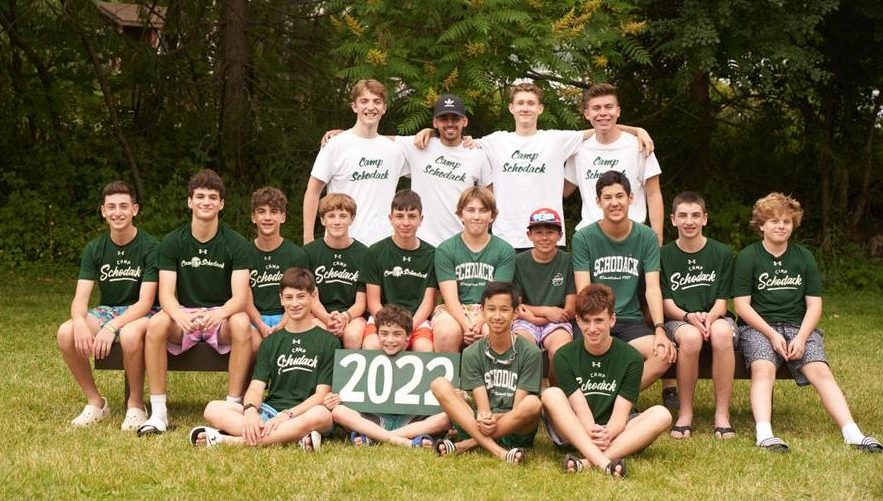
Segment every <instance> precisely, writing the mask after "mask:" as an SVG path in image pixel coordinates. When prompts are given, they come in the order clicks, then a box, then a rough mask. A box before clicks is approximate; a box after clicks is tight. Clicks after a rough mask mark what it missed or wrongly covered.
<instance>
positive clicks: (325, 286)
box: [304, 238, 368, 313]
mask: <svg viewBox="0 0 883 501" xmlns="http://www.w3.org/2000/svg"><path fill="white" fill-rule="evenodd" d="M304 252H306V253H307V260H308V261H309V263H310V271H311V272H313V275H315V277H316V287H317V288H318V289H319V300H320V301H321V302H322V305H323V306H325V310H327V311H328V312H329V313H330V312H333V311H344V310H346V309H347V308H349V307H350V306H352V305H353V303H355V302H356V294H357V293H359V292H365V279H364V276H363V268H364V266H365V260H366V258H367V255H368V248H367V247H365V245H364V244H362V243H361V242H359V241H358V240H353V242H352V243H351V244H350V245H349V247H346V248H344V249H332V248H331V247H328V244H326V243H325V240H324V239H321V238H320V239H317V240H313V241H312V242H310V243H308V244H307V245H305V246H304Z"/></svg>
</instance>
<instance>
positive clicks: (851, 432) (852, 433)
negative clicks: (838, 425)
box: [840, 422, 865, 444]
mask: <svg viewBox="0 0 883 501" xmlns="http://www.w3.org/2000/svg"><path fill="white" fill-rule="evenodd" d="M840 431H842V432H843V441H844V442H846V443H847V444H860V443H862V440H864V439H865V436H864V435H863V434H862V431H861V430H859V429H858V425H857V424H855V422H852V423H846V425H845V426H844V427H843V428H842V429H841V430H840Z"/></svg>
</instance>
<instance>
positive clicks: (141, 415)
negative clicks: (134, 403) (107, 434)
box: [120, 407, 147, 431]
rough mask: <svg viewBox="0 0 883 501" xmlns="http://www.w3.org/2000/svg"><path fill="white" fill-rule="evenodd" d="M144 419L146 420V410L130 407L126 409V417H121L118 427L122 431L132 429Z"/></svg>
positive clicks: (136, 427)
mask: <svg viewBox="0 0 883 501" xmlns="http://www.w3.org/2000/svg"><path fill="white" fill-rule="evenodd" d="M144 421H147V411H145V410H144V409H138V408H135V407H132V408H131V409H129V410H127V411H126V418H125V419H123V424H122V426H120V429H121V430H123V431H134V430H137V429H138V427H139V426H141V425H142V424H144Z"/></svg>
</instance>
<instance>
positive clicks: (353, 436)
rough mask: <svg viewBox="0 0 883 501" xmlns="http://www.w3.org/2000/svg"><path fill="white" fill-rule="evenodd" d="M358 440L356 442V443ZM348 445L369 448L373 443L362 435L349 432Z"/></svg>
mask: <svg viewBox="0 0 883 501" xmlns="http://www.w3.org/2000/svg"><path fill="white" fill-rule="evenodd" d="M357 440H358V441H357ZM350 443H351V444H352V445H353V447H362V446H365V447H370V446H372V445H374V443H375V442H374V441H373V440H371V439H370V438H368V436H367V435H365V434H364V433H359V432H357V431H353V432H350Z"/></svg>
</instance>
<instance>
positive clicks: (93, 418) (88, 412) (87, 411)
mask: <svg viewBox="0 0 883 501" xmlns="http://www.w3.org/2000/svg"><path fill="white" fill-rule="evenodd" d="M101 401H102V403H103V404H104V405H103V406H102V407H100V408H99V407H96V406H94V405H92V404H86V406H85V407H83V412H81V413H80V415H79V416H77V417H75V418H73V419H72V420H71V424H72V425H74V426H80V427H82V426H89V425H92V424H95V423H97V422H99V421H101V420H102V419H104V418H106V417H107V416H110V407H109V406H108V405H107V399H106V398H104V397H101Z"/></svg>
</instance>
